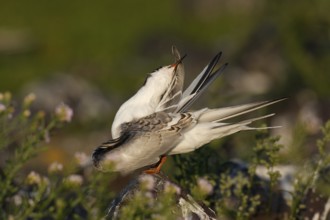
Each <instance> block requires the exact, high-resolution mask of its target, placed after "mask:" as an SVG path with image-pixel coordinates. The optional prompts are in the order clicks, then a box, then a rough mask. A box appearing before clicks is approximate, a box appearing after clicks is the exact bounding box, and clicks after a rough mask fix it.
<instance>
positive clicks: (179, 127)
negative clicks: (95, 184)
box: [92, 47, 283, 174]
mask: <svg viewBox="0 0 330 220" xmlns="http://www.w3.org/2000/svg"><path fill="white" fill-rule="evenodd" d="M172 53H173V55H174V57H175V62H174V64H171V65H168V66H164V67H161V68H159V69H157V70H155V71H154V72H152V73H151V74H149V75H148V77H147V78H146V81H145V83H144V85H143V86H142V87H141V88H140V89H139V90H138V91H137V92H136V94H135V95H134V96H132V97H131V98H130V99H128V100H127V101H126V102H125V103H124V104H122V105H121V107H120V108H119V110H118V111H117V113H116V116H115V118H114V121H113V124H112V129H111V132H112V139H110V140H109V141H107V142H105V143H103V144H101V146H99V147H98V148H96V149H95V151H94V152H93V155H92V158H93V163H94V165H95V166H96V167H97V168H99V169H100V170H102V171H117V172H120V173H122V174H127V173H130V172H133V171H135V170H138V169H141V168H144V169H145V172H146V173H149V174H153V173H158V172H159V171H160V168H161V166H162V165H163V163H164V162H165V160H166V156H167V155H173V154H182V153H188V152H192V151H194V150H196V149H198V148H200V147H202V146H203V145H205V144H207V143H209V142H211V141H212V140H215V139H219V138H221V137H224V136H228V135H230V134H233V133H236V132H238V131H242V130H255V129H259V128H254V127H250V126H249V124H251V123H252V122H254V121H257V120H260V119H264V118H267V117H270V116H273V115H274V114H269V115H265V116H262V117H257V118H252V119H248V120H244V121H240V122H235V123H229V122H226V121H227V120H228V119H232V118H234V117H237V116H239V115H243V114H246V113H248V112H252V111H255V110H257V109H260V108H263V107H266V106H268V105H271V104H274V103H276V102H279V101H281V100H283V99H279V100H275V101H263V102H255V103H250V104H243V105H238V106H231V107H225V108H216V109H209V108H203V109H201V110H197V111H188V110H189V107H190V106H191V104H192V103H193V102H194V101H195V100H196V99H197V98H198V97H199V96H200V94H201V93H202V92H203V91H205V89H206V88H207V87H208V86H209V85H210V84H211V83H212V82H213V81H214V80H215V79H216V78H217V77H218V76H219V75H220V74H221V73H222V72H223V70H224V69H225V67H226V66H227V63H225V64H224V65H222V66H221V67H220V68H218V69H216V70H215V71H213V70H214V68H215V66H216V65H217V63H218V61H219V59H220V57H221V53H218V54H217V55H216V56H215V57H214V58H213V59H212V60H211V62H210V63H209V64H208V65H207V66H206V67H205V68H204V69H203V70H202V72H201V73H200V74H199V75H198V76H197V77H196V78H195V79H194V80H193V81H192V83H191V84H190V85H189V86H188V87H187V88H186V89H185V90H184V91H183V81H184V68H183V63H182V61H183V59H184V57H185V56H183V57H181V56H180V53H179V52H178V50H177V49H176V48H175V47H173V48H172Z"/></svg>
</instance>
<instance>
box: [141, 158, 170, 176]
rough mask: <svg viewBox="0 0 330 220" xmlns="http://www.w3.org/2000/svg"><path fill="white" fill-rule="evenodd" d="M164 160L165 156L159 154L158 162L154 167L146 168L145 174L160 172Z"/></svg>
mask: <svg viewBox="0 0 330 220" xmlns="http://www.w3.org/2000/svg"><path fill="white" fill-rule="evenodd" d="M165 161H166V156H161V158H160V160H159V162H158V163H157V164H156V166H155V167H152V168H150V169H148V170H145V171H144V173H146V174H157V173H159V172H160V168H161V167H162V166H163V164H164V163H165Z"/></svg>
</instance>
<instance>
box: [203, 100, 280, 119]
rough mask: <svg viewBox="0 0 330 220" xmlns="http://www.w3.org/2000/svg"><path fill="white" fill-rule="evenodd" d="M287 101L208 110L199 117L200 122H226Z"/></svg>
mask: <svg viewBox="0 0 330 220" xmlns="http://www.w3.org/2000/svg"><path fill="white" fill-rule="evenodd" d="M283 100H285V99H278V100H274V101H264V102H255V103H250V104H244V105H238V106H232V107H226V108H218V109H207V110H206V111H204V112H202V114H201V116H200V117H199V121H201V122H210V121H216V122H220V121H224V120H227V119H231V118H234V117H237V116H239V115H243V114H246V113H249V112H252V111H255V110H258V109H260V108H263V107H266V106H268V105H272V104H275V103H277V102H280V101H283Z"/></svg>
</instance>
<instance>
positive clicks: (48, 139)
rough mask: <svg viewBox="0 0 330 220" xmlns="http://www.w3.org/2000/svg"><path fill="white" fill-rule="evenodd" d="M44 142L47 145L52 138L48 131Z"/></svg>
mask: <svg viewBox="0 0 330 220" xmlns="http://www.w3.org/2000/svg"><path fill="white" fill-rule="evenodd" d="M44 141H45V142H46V143H49V142H50V136H49V132H48V131H45V133H44Z"/></svg>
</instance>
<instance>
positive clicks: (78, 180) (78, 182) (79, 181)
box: [65, 174, 83, 186]
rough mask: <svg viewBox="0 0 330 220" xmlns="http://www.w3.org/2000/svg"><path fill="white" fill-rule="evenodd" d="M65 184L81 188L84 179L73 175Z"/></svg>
mask: <svg viewBox="0 0 330 220" xmlns="http://www.w3.org/2000/svg"><path fill="white" fill-rule="evenodd" d="M65 182H66V183H67V184H69V185H71V186H81V185H82V183H83V178H82V176H81V175H78V174H71V175H70V176H68V177H67V178H66V179H65Z"/></svg>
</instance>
